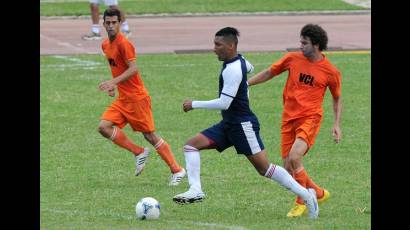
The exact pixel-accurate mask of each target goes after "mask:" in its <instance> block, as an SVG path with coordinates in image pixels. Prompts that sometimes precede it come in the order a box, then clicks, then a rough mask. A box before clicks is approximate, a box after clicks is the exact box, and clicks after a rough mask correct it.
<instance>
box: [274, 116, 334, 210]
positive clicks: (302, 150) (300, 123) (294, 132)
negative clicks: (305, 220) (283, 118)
mask: <svg viewBox="0 0 410 230" xmlns="http://www.w3.org/2000/svg"><path fill="white" fill-rule="evenodd" d="M319 124H320V117H315V116H314V117H309V118H304V119H299V120H296V121H294V122H293V124H291V125H292V126H293V127H292V129H291V130H290V129H289V128H286V125H285V126H282V157H283V158H284V167H285V168H286V169H287V170H288V171H290V172H291V173H292V175H293V177H294V178H295V180H296V181H297V182H298V183H299V184H301V185H302V186H303V187H305V188H313V189H314V190H315V192H316V195H317V198H318V200H320V199H319V198H323V197H324V194H325V192H324V190H323V189H322V188H320V187H319V186H317V185H316V184H314V183H313V181H312V180H311V179H310V177H309V176H308V174H307V172H306V170H305V168H304V167H303V164H302V159H303V156H304V155H305V154H306V153H307V151H308V150H309V148H310V147H311V146H312V144H313V141H314V139H315V137H316V134H317V131H318V128H319ZM286 130H287V131H286ZM290 140H294V142H293V144H292V145H291V146H290V145H289V142H290ZM284 143H285V144H284ZM327 194H328V193H327ZM327 197H328V196H327ZM323 200H324V199H322V200H320V201H323ZM303 213H306V206H305V205H304V204H303V201H302V199H301V198H300V197H297V198H296V201H295V205H294V207H293V208H292V209H291V210H290V211H289V212H288V215H287V216H288V217H297V216H301V215H302V214H303Z"/></svg>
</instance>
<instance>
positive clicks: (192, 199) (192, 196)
mask: <svg viewBox="0 0 410 230" xmlns="http://www.w3.org/2000/svg"><path fill="white" fill-rule="evenodd" d="M203 199H205V193H203V192H202V191H201V192H197V191H194V190H191V189H190V190H188V191H186V192H184V193H181V194H178V195H176V196H174V198H172V200H173V201H174V202H175V203H178V204H191V203H196V202H201V201H202V200H203Z"/></svg>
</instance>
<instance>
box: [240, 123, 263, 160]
mask: <svg viewBox="0 0 410 230" xmlns="http://www.w3.org/2000/svg"><path fill="white" fill-rule="evenodd" d="M241 125H242V129H243V132H244V133H245V136H246V140H247V141H248V144H249V147H250V148H251V151H252V154H255V153H258V152H260V151H262V150H261V147H260V146H259V143H258V139H257V138H256V135H255V131H253V128H252V123H251V122H250V121H247V122H241Z"/></svg>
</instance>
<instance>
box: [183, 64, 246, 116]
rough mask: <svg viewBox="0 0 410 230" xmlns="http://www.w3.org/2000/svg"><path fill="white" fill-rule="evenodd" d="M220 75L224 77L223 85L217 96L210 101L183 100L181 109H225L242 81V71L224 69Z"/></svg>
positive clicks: (186, 110)
mask: <svg viewBox="0 0 410 230" xmlns="http://www.w3.org/2000/svg"><path fill="white" fill-rule="evenodd" d="M222 77H223V79H224V85H223V87H222V92H221V95H220V96H219V98H217V99H214V100H210V101H191V100H185V101H184V103H183V110H184V111H185V112H188V111H190V110H192V109H219V110H227V109H228V108H229V106H230V105H231V103H232V101H233V99H234V97H235V96H236V93H237V92H238V89H239V85H240V84H241V81H242V71H238V70H236V69H234V68H230V69H225V71H224V72H223V73H222Z"/></svg>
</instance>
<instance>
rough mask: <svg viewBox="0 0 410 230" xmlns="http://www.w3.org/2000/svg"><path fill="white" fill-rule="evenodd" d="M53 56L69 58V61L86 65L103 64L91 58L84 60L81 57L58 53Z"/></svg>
mask: <svg viewBox="0 0 410 230" xmlns="http://www.w3.org/2000/svg"><path fill="white" fill-rule="evenodd" d="M53 57H55V58H59V59H63V60H67V61H71V62H74V63H76V64H82V65H86V66H91V65H101V63H100V62H96V61H90V60H83V59H80V58H75V57H70V56H60V55H56V56H53Z"/></svg>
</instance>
